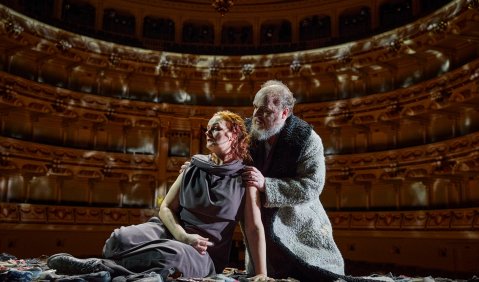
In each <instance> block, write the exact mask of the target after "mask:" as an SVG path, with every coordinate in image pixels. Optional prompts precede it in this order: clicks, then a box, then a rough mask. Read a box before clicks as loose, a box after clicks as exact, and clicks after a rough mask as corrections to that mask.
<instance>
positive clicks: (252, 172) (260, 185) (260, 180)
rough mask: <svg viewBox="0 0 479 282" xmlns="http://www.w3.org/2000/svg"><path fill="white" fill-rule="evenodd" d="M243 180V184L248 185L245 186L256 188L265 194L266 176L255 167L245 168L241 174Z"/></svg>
mask: <svg viewBox="0 0 479 282" xmlns="http://www.w3.org/2000/svg"><path fill="white" fill-rule="evenodd" d="M241 177H242V178H243V182H244V183H245V184H246V185H245V186H254V187H256V188H257V189H258V190H259V191H260V192H264V190H265V180H264V176H263V174H262V173H261V171H259V170H258V169H257V168H255V167H254V166H245V167H244V171H243V173H242V174H241Z"/></svg>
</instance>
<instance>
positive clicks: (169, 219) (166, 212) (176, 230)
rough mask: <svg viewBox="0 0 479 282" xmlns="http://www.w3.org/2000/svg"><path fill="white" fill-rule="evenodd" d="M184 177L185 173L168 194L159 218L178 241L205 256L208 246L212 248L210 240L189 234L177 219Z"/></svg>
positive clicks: (179, 177)
mask: <svg viewBox="0 0 479 282" xmlns="http://www.w3.org/2000/svg"><path fill="white" fill-rule="evenodd" d="M182 177H183V173H181V174H180V175H179V176H178V178H177V179H176V181H175V182H174V183H173V185H172V186H171V188H170V190H169V191H168V193H167V194H166V196H165V199H164V200H163V202H162V203H161V206H160V212H159V216H160V219H161V221H162V222H163V224H165V226H166V228H168V230H169V231H170V233H171V234H172V235H173V237H174V238H175V239H176V240H178V241H180V242H183V243H185V244H188V245H191V246H192V247H193V248H195V249H196V250H197V251H198V252H199V253H200V254H205V253H206V250H207V249H208V246H211V245H212V243H211V242H209V241H208V238H204V237H201V236H200V235H198V234H189V233H187V232H186V230H185V229H184V228H183V226H182V225H181V223H180V220H179V219H178V217H177V214H178V213H179V209H180V200H179V197H178V196H179V193H180V187H181V182H182Z"/></svg>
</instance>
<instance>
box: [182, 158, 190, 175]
mask: <svg viewBox="0 0 479 282" xmlns="http://www.w3.org/2000/svg"><path fill="white" fill-rule="evenodd" d="M190 163H191V162H190V161H186V162H185V163H184V164H182V165H181V167H180V173H183V172H185V169H186V168H187V167H188V166H189V165H190Z"/></svg>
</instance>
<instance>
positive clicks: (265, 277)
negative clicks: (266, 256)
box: [248, 274, 274, 282]
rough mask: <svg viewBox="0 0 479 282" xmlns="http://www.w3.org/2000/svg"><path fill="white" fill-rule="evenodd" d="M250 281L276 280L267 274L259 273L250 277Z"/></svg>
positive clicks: (266, 281)
mask: <svg viewBox="0 0 479 282" xmlns="http://www.w3.org/2000/svg"><path fill="white" fill-rule="evenodd" d="M248 281H251V282H272V281H274V279H273V278H270V277H268V276H266V275H265V274H258V275H256V276H253V277H250V278H248Z"/></svg>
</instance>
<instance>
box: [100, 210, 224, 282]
mask: <svg viewBox="0 0 479 282" xmlns="http://www.w3.org/2000/svg"><path fill="white" fill-rule="evenodd" d="M103 257H104V258H106V259H111V260H114V261H115V262H116V263H118V264H119V265H121V266H123V267H125V268H126V269H128V270H130V271H133V272H144V271H148V270H149V269H153V268H156V269H158V268H160V269H175V270H176V271H178V272H181V273H182V276H183V277H207V276H211V275H214V274H215V267H214V264H213V261H212V260H211V257H210V256H209V255H208V254H205V255H201V254H200V253H198V251H196V250H195V249H194V248H193V247H192V246H190V245H187V244H184V243H182V242H179V241H176V240H175V239H174V238H173V236H172V235H171V234H170V233H169V232H168V230H167V229H166V228H165V226H164V225H163V223H162V222H161V221H160V219H159V218H152V219H150V220H149V221H148V222H146V223H142V224H138V225H131V226H126V227H124V226H122V227H120V228H117V229H115V230H114V231H113V232H112V233H111V235H110V238H108V239H107V240H106V242H105V246H104V247H103Z"/></svg>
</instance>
